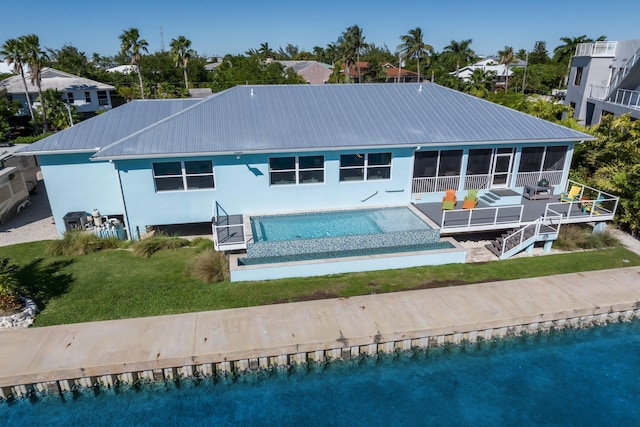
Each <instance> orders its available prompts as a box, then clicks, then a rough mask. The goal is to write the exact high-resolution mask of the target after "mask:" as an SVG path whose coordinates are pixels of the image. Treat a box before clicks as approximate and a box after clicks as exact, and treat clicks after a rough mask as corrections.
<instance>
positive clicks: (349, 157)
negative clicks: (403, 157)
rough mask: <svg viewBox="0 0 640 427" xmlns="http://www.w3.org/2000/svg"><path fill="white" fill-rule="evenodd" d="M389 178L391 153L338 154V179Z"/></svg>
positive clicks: (364, 179) (369, 179)
mask: <svg viewBox="0 0 640 427" xmlns="http://www.w3.org/2000/svg"><path fill="white" fill-rule="evenodd" d="M377 179H391V153H369V154H364V153H356V154H342V155H340V181H371V180H377Z"/></svg>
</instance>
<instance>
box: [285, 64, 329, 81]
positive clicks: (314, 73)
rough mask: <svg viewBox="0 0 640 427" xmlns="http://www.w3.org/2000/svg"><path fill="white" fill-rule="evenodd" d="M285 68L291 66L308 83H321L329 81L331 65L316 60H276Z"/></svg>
mask: <svg viewBox="0 0 640 427" xmlns="http://www.w3.org/2000/svg"><path fill="white" fill-rule="evenodd" d="M277 62H279V63H281V64H282V65H283V66H284V67H285V68H293V71H295V72H296V74H298V75H299V76H300V77H302V78H303V79H305V80H306V82H307V83H310V84H323V83H327V82H328V81H329V77H331V73H332V72H333V66H331V65H329V64H323V63H322V62H318V61H277Z"/></svg>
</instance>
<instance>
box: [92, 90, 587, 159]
mask: <svg viewBox="0 0 640 427" xmlns="http://www.w3.org/2000/svg"><path fill="white" fill-rule="evenodd" d="M586 139H593V138H592V137H591V136H590V135H587V134H584V133H581V132H577V131H575V130H572V129H569V128H567V127H564V126H560V125H557V124H554V123H551V122H548V121H545V120H542V119H538V118H536V117H533V116H530V115H527V114H524V113H521V112H518V111H515V110H512V109H509V108H506V107H503V106H500V105H498V104H494V103H491V102H488V101H485V100H482V99H479V98H476V97H473V96H470V95H466V94H463V93H460V92H457V91H455V90H451V89H447V88H444V87H442V86H439V85H436V84H431V83H423V84H407V83H403V84H380V83H378V84H340V85H273V86H236V87H234V88H231V89H228V90H226V91H224V92H220V93H218V94H216V95H213V96H210V97H208V98H206V99H204V100H203V101H202V102H200V103H198V104H196V105H194V106H192V107H190V108H187V109H185V110H183V111H182V112H180V113H178V114H176V115H174V116H171V117H168V118H166V119H164V120H162V121H160V122H158V123H156V124H155V125H153V126H149V127H148V128H146V129H144V130H143V131H141V132H138V133H136V134H134V135H131V136H130V137H127V138H124V139H122V140H121V141H118V142H117V143H114V144H113V145H111V146H109V147H105V148H103V149H102V150H100V151H99V152H98V153H96V155H95V156H94V158H128V157H130V158H135V157H152V156H177V155H182V154H187V155H193V154H215V153H233V152H243V153H244V152H252V151H253V152H265V151H274V152H277V151H296V150H314V149H317V150H322V149H329V148H347V147H391V146H410V145H421V146H423V147H424V146H428V145H431V144H433V145H439V146H441V145H453V144H455V145H459V144H474V143H478V144H479V143H495V142H498V143H500V142H503V143H512V142H552V141H580V140H586Z"/></svg>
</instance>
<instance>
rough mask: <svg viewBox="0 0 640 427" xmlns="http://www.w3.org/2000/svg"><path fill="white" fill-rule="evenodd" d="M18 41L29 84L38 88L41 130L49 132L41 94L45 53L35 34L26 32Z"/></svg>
mask: <svg viewBox="0 0 640 427" xmlns="http://www.w3.org/2000/svg"><path fill="white" fill-rule="evenodd" d="M18 41H19V43H20V45H21V48H22V49H23V50H22V51H23V54H24V60H25V62H26V63H27V65H29V70H30V73H31V84H33V85H36V87H37V88H38V95H39V97H40V107H41V108H42V131H43V132H44V133H47V132H49V123H48V122H47V107H46V105H45V102H46V101H45V99H44V97H43V96H42V69H43V68H44V61H46V60H47V54H46V52H44V51H43V50H42V49H41V48H40V39H39V38H38V36H37V35H35V34H27V35H26V36H20V37H19V38H18Z"/></svg>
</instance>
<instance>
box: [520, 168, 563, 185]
mask: <svg viewBox="0 0 640 427" xmlns="http://www.w3.org/2000/svg"><path fill="white" fill-rule="evenodd" d="M543 178H544V179H546V180H547V181H549V185H560V182H562V171H544V172H520V173H518V176H517V177H516V187H524V186H525V185H536V184H537V183H538V182H539V181H540V180H541V179H543Z"/></svg>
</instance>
